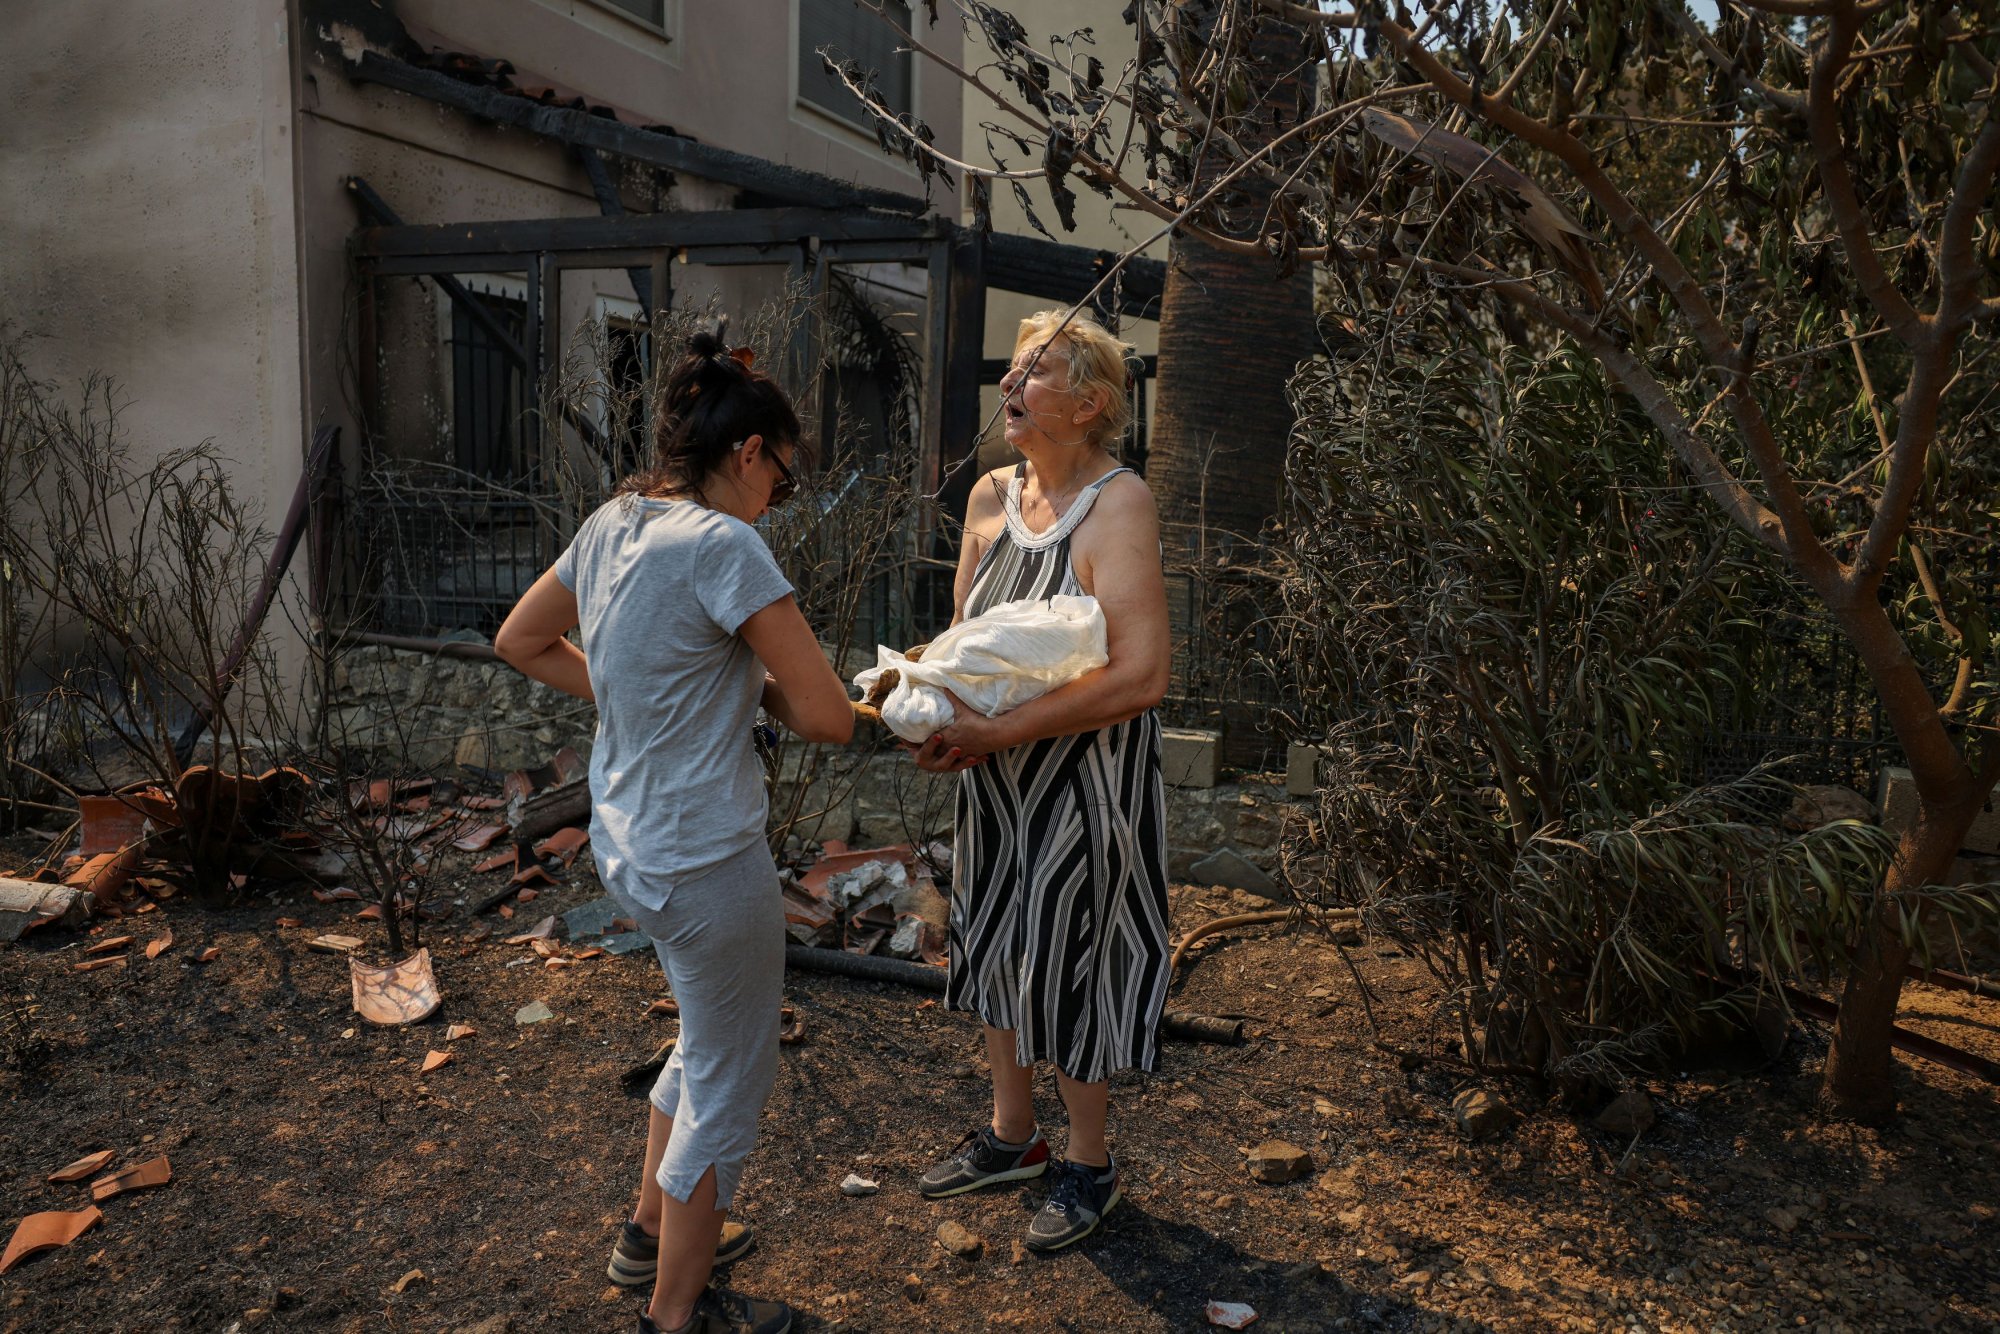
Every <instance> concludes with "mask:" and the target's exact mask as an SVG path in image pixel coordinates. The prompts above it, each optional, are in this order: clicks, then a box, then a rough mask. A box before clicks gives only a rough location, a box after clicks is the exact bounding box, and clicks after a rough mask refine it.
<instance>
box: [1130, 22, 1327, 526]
mask: <svg viewBox="0 0 2000 1334" xmlns="http://www.w3.org/2000/svg"><path fill="white" fill-rule="evenodd" d="M1241 40H1244V41H1246V43H1247V53H1248V58H1249V60H1250V61H1251V62H1252V66H1253V68H1254V69H1255V70H1256V71H1257V72H1258V74H1261V75H1262V76H1263V77H1253V79H1252V80H1251V82H1252V83H1253V84H1254V85H1255V86H1256V87H1257V88H1258V89H1259V90H1260V91H1261V90H1266V89H1268V90H1269V91H1268V92H1264V93H1263V98H1262V102H1261V104H1260V105H1259V107H1258V108H1256V110H1255V111H1254V112H1252V113H1251V116H1250V117H1246V121H1245V122H1244V123H1243V128H1239V132H1238V135H1237V137H1238V139H1239V140H1240V141H1241V142H1243V143H1244V146H1245V147H1248V148H1253V149H1254V148H1256V147H1259V146H1261V145H1263V144H1267V143H1269V142H1270V141H1271V139H1272V138H1274V137H1275V136H1276V134H1277V133H1278V132H1279V128H1278V126H1277V125H1276V123H1275V122H1274V120H1273V116H1274V115H1275V116H1278V117H1287V116H1289V115H1290V113H1291V109H1292V108H1294V107H1295V106H1296V105H1297V103H1298V98H1299V91H1298V81H1299V79H1300V78H1301V77H1312V71H1313V68H1314V67H1313V66H1312V65H1311V64H1309V63H1306V62H1305V61H1304V60H1303V59H1302V56H1301V50H1302V39H1301V34H1300V32H1299V30H1298V29H1296V28H1294V27H1291V26H1290V25H1287V24H1282V23H1277V22H1275V21H1269V20H1267V21H1266V22H1265V23H1264V25H1263V26H1262V27H1261V28H1259V30H1258V31H1257V32H1256V33H1255V34H1254V35H1251V36H1247V37H1245V38H1242V39H1241ZM1285 123H1286V124H1289V123H1290V122H1289V120H1287V121H1286V122H1285ZM1232 161H1233V158H1232V156H1231V155H1230V154H1229V153H1228V152H1227V151H1226V150H1224V149H1222V148H1220V147H1215V148H1211V149H1210V151H1209V154H1208V156H1207V157H1206V159H1205V160H1204V161H1203V162H1202V164H1201V168H1200V173H1201V174H1200V177H1199V178H1198V180H1197V182H1196V188H1197V189H1199V188H1203V184H1204V183H1205V182H1211V181H1213V180H1215V179H1216V177H1218V176H1219V175H1221V174H1222V173H1223V172H1224V171H1226V170H1227V169H1228V167H1229V165H1230V164H1231V162H1232ZM1279 165H1280V166H1281V167H1282V166H1283V165H1284V163H1283V161H1282V160H1281V161H1280V164H1279ZM1240 179H1241V180H1243V181H1245V182H1248V184H1246V185H1245V187H1244V188H1243V189H1242V190H1241V191H1237V192H1234V193H1232V194H1231V196H1230V197H1229V199H1228V200H1227V201H1226V211H1227V213H1228V215H1229V217H1230V219H1231V220H1232V221H1233V222H1235V223H1236V224H1237V228H1236V229H1233V230H1237V234H1239V235H1240V234H1242V231H1244V230H1247V229H1248V227H1249V225H1250V224H1251V223H1253V222H1254V221H1255V220H1256V219H1259V218H1262V217H1263V216H1264V213H1265V210H1266V208H1267V207H1268V205H1269V203H1270V200H1271V195H1272V188H1271V186H1270V185H1269V184H1268V183H1267V182H1265V181H1263V180H1262V179H1261V178H1259V177H1257V176H1254V175H1246V176H1244V177H1242V178H1240ZM1167 264H1168V267H1167V284H1166V290H1165V292H1164V293H1163V295H1162V297H1161V301H1160V378H1159V390H1158V398H1157V400H1156V403H1155V407H1154V413H1153V434H1152V438H1151V442H1150V445H1151V448H1150V453H1149V454H1148V456H1147V463H1146V480H1147V483H1148V484H1149V485H1150V486H1151V487H1152V488H1153V492H1154V495H1155V496H1156V497H1157V498H1158V501H1159V505H1160V513H1161V517H1162V519H1164V520H1165V521H1166V523H1167V524H1168V526H1169V529H1170V531H1171V530H1173V529H1180V530H1181V531H1183V532H1185V531H1187V527H1186V526H1191V525H1193V524H1195V523H1196V522H1198V521H1204V520H1205V522H1206V523H1207V525H1208V527H1209V528H1210V530H1211V531H1212V532H1219V534H1222V535H1225V536H1222V538H1221V540H1222V541H1223V542H1225V543H1226V542H1229V541H1231V540H1235V539H1241V540H1249V539H1254V538H1255V537H1256V535H1257V532H1258V530H1259V529H1260V528H1262V527H1263V525H1264V523H1265V521H1266V520H1268V519H1269V518H1270V517H1271V516H1272V515H1273V514H1275V513H1276V512H1277V508H1278V498H1279V492H1280V488H1281V486H1282V483H1283V480H1284V469H1285V446H1286V442H1287V441H1288V439H1289V438H1290V436H1291V430H1292V423H1293V414H1292V408H1291V403H1290V401H1289V400H1288V399H1287V397H1286V394H1285V386H1286V383H1287V382H1288V381H1289V380H1290V379H1291V376H1292V371H1293V369H1294V367H1296V366H1297V365H1298V363H1299V361H1300V359H1301V358H1303V357H1305V356H1307V355H1309V354H1310V353H1311V351H1312V348H1313V337H1314V326H1313V282H1312V271H1311V268H1310V266H1308V267H1306V268H1302V269H1299V270H1296V271H1294V272H1292V273H1290V274H1285V275H1281V273H1280V269H1279V265H1278V262H1277V261H1276V260H1275V259H1272V258H1268V257H1264V256H1245V255H1235V254H1228V253H1224V252H1222V251H1218V250H1215V249H1213V248H1211V247H1209V246H1206V245H1203V244H1202V243H1200V242H1199V241H1190V240H1185V239H1183V238H1182V237H1180V236H1175V237H1174V238H1173V239H1172V241H1171V242H1170V246H1169V250H1168V257H1167ZM1173 545H1174V544H1173V539H1172V537H1171V536H1170V537H1169V547H1170V548H1171V547H1172V546H1173ZM1211 554H1215V553H1214V548H1213V546H1211Z"/></svg>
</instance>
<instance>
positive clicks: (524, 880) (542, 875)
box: [514, 866, 557, 885]
mask: <svg viewBox="0 0 2000 1334" xmlns="http://www.w3.org/2000/svg"><path fill="white" fill-rule="evenodd" d="M514 883H515V884H517V885H553V884H556V883H557V880H556V878H555V877H554V876H552V875H550V874H549V873H548V872H547V871H544V870H543V869H542V868H541V867H539V866H524V867H522V868H521V869H520V870H518V871H516V872H514Z"/></svg>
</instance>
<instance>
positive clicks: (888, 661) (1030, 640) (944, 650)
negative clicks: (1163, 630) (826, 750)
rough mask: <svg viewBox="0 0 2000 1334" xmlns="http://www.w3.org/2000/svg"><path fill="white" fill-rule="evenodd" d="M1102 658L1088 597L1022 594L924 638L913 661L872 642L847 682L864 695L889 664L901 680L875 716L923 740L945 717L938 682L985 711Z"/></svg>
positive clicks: (1016, 701)
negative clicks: (863, 665) (869, 658)
mask: <svg viewBox="0 0 2000 1334" xmlns="http://www.w3.org/2000/svg"><path fill="white" fill-rule="evenodd" d="M1109 661H1111V657H1110V654H1109V653H1108V652H1107V651H1106V649H1105V640H1104V612H1103V611H1102V609H1100V608H1099V607H1098V605H1097V599H1096V598H1092V597H1064V596H1057V597H1052V598H1046V599H1044V598H1029V599H1025V600H1023V601H1020V602H1003V603H1001V604H1000V605H998V606H997V607H993V608H990V609H989V610H987V611H986V612H985V613H984V614H983V615H979V616H973V617H970V618H968V619H966V620H963V621H960V622H959V623H958V624H957V625H954V626H952V627H951V628H950V629H949V630H946V631H945V632H944V633H943V634H941V635H939V636H938V637H937V638H936V639H934V640H932V641H931V643H930V645H929V646H928V647H927V648H925V649H924V656H923V661H921V662H912V661H911V660H910V659H908V658H906V657H904V656H903V655H902V654H900V653H898V652H896V650H894V649H892V648H887V647H883V646H880V645H878V646H877V647H876V650H875V665H874V666H873V667H870V668H869V669H868V670H867V671H864V672H862V673H860V674H859V675H857V676H856V677H855V678H854V684H855V685H857V686H859V687H860V688H861V692H862V694H863V695H864V696H865V695H866V694H867V693H868V692H869V690H870V689H872V688H873V687H874V685H875V683H876V682H877V681H879V680H880V679H881V678H882V674H883V673H884V672H888V671H891V670H893V671H895V672H896V673H897V674H898V675H899V676H900V678H901V679H900V680H898V681H897V683H896V685H895V687H894V688H893V689H891V690H890V692H889V695H888V698H886V699H884V700H883V701H882V705H881V709H882V721H883V722H884V723H886V724H888V726H889V730H890V731H892V732H894V733H895V734H896V735H897V736H899V737H901V738H903V740H905V741H914V742H923V741H928V740H929V739H930V738H931V736H932V735H933V734H935V733H937V732H939V731H941V730H943V729H944V728H946V727H949V726H950V725H951V722H952V710H951V701H950V700H948V699H946V698H945V697H944V695H943V693H942V692H941V691H940V690H939V689H938V688H939V687H944V688H945V689H948V690H950V691H951V692H952V693H953V694H955V695H957V696H958V697H959V698H960V699H962V700H964V701H965V702H966V704H967V705H968V706H969V707H971V708H974V709H977V710H978V711H979V712H981V713H983V714H985V715H986V716H987V717H988V718H992V717H996V716H998V715H1000V714H1003V713H1005V712H1007V710H1009V709H1013V708H1018V707H1019V706H1021V705H1022V704H1025V703H1027V702H1028V701H1029V700H1031V699H1033V698H1035V697H1036V696H1037V695H1044V694H1047V693H1048V692H1049V691H1051V690H1054V689H1055V688H1056V687H1057V686H1059V685H1063V684H1065V683H1066V682H1069V681H1073V680H1075V679H1076V678H1077V677H1079V676H1082V675H1083V674H1084V673H1085V672H1089V671H1094V670H1096V669H1097V668H1099V667H1102V666H1103V665H1104V664H1105V663H1107V662H1109Z"/></svg>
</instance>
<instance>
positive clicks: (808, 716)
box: [736, 593, 854, 742]
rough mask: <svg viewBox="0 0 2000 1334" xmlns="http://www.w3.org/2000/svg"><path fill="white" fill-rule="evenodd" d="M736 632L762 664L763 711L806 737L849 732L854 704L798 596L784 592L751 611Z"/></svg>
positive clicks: (836, 737) (841, 738)
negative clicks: (760, 607) (803, 610)
mask: <svg viewBox="0 0 2000 1334" xmlns="http://www.w3.org/2000/svg"><path fill="white" fill-rule="evenodd" d="M736 633H737V634H739V635H741V636H743V642H744V643H746V644H748V645H749V646H750V651H751V652H753V653H755V654H756V655H757V659H758V661H760V662H762V663H763V664H764V670H765V672H766V673H768V675H766V676H765V678H764V709H765V711H766V712H768V713H769V714H770V715H771V716H772V717H774V718H776V719H777V720H778V721H779V722H781V723H783V724H784V725H785V726H787V727H789V728H791V729H792V731H794V732H796V733H798V734H799V735H800V736H802V737H804V738H805V739H806V740H808V741H833V742H845V741H847V740H848V738H850V737H852V736H853V735H854V705H853V704H852V703H850V702H849V701H848V698H847V687H846V686H844V685H842V684H841V681H840V677H839V676H838V675H836V674H835V672H834V670H833V667H832V665H831V664H830V663H828V662H827V660H826V652H825V650H823V649H821V648H820V646H819V640H818V639H817V638H815V637H814V635H813V632H812V627H811V626H809V625H807V624H806V618H805V614H804V613H803V612H801V611H800V610H799V604H798V600H797V599H795V598H794V597H792V596H791V595H790V594H789V593H788V594H786V595H785V596H784V597H781V598H779V599H778V600H777V601H776V602H773V603H772V604H771V605H770V606H768V607H766V608H764V609H763V610H762V611H760V612H756V613H754V614H752V615H751V617H750V618H749V619H748V620H746V621H744V622H743V624H742V625H740V626H738V627H737V630H736Z"/></svg>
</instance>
